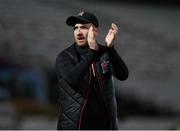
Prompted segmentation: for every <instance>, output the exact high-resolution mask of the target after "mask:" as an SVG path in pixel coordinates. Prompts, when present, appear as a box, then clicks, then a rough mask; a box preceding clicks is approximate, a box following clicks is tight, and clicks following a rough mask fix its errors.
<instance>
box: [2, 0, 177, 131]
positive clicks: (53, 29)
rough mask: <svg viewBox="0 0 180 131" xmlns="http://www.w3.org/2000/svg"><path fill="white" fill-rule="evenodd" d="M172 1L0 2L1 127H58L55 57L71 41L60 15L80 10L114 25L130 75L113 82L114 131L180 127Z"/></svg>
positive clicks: (174, 2)
mask: <svg viewBox="0 0 180 131" xmlns="http://www.w3.org/2000/svg"><path fill="white" fill-rule="evenodd" d="M177 2H178V1H177V0H167V1H163V0H86V1H85V0H73V1H68V0H28V1H27V0H0V129H56V121H57V113H58V111H57V109H58V103H57V78H56V71H55V60H56V56H57V54H58V53H59V52H60V51H62V50H63V49H64V48H66V47H68V46H69V45H70V44H71V43H72V42H73V29H72V28H71V27H68V26H66V24H65V21H66V18H67V17H68V16H70V15H76V14H77V13H79V12H80V11H82V10H85V11H89V12H92V13H94V14H95V15H96V16H97V17H98V19H99V22H100V32H101V35H100V37H99V39H98V40H99V42H100V43H102V44H103V41H104V38H105V36H106V33H107V31H108V29H109V27H110V25H111V23H112V22H115V23H116V24H117V25H118V26H119V27H120V32H119V39H118V44H117V45H116V49H117V51H118V52H119V54H120V55H121V56H122V58H123V59H124V61H125V62H126V64H127V66H128V68H129V71H130V75H129V78H128V80H126V81H118V80H116V79H115V87H116V90H117V91H116V95H117V104H118V117H119V129H127V130H130V129H144V130H146V129H157V130H160V129H165V130H166V129H179V128H180V95H179V94H180V61H179V57H180V50H179V49H180V15H179V14H180V8H179V7H180V6H179V5H178V3H177Z"/></svg>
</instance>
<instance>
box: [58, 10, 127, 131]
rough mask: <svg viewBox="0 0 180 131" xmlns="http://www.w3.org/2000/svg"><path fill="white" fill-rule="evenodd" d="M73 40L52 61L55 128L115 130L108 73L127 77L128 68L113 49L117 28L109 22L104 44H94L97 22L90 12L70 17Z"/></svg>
mask: <svg viewBox="0 0 180 131" xmlns="http://www.w3.org/2000/svg"><path fill="white" fill-rule="evenodd" d="M66 24H67V25H69V26H72V27H74V40H75V42H74V43H73V44H72V45H71V46H70V47H68V48H67V49H65V50H63V51H62V52H61V53H60V54H59V55H58V56H57V60H56V68H57V76H58V83H59V88H58V89H59V92H58V95H59V106H60V109H59V112H60V115H59V120H58V127H57V128H58V129H71V130H72V129H79V130H80V129H90V130H91V129H96V130H98V129H101V130H106V129H107V130H108V129H117V105H116V100H115V92H114V91H115V89H114V87H113V82H112V75H113V76H115V77H116V78H117V79H119V80H125V79H127V77H128V69H127V67H126V65H125V63H124V62H123V61H122V59H121V57H120V56H119V55H118V54H117V52H116V51H115V49H114V40H115V38H116V37H117V32H118V27H117V26H116V25H115V24H112V26H111V28H110V30H109V32H108V34H107V36H106V38H105V45H104V46H103V45H100V44H98V43H97V40H96V38H97V36H98V35H99V28H98V27H99V23H98V20H97V18H96V16H94V15H93V14H92V13H89V12H81V13H79V14H78V15H77V16H70V17H69V18H67V20H66Z"/></svg>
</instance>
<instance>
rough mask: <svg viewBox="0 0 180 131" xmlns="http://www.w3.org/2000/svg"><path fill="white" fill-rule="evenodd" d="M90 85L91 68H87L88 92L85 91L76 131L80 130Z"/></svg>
mask: <svg viewBox="0 0 180 131" xmlns="http://www.w3.org/2000/svg"><path fill="white" fill-rule="evenodd" d="M90 83H91V67H90V68H89V83H88V90H87V94H86V98H85V100H84V102H83V107H82V110H81V114H80V119H79V123H78V130H80V129H81V124H82V115H83V112H84V109H85V107H86V103H87V100H88V96H89V89H90Z"/></svg>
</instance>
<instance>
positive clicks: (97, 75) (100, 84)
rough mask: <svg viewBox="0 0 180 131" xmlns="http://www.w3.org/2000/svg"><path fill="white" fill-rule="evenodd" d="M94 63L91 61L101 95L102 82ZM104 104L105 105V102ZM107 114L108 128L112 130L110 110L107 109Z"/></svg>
mask: <svg viewBox="0 0 180 131" xmlns="http://www.w3.org/2000/svg"><path fill="white" fill-rule="evenodd" d="M94 64H95V63H93V64H92V65H93V66H92V67H93V68H94V69H93V70H94V72H95V75H94V76H96V78H97V81H98V84H99V87H100V92H101V95H102V96H103V91H102V89H103V86H102V83H101V81H100V78H99V74H98V72H97V70H96V66H95V65H94ZM103 101H104V104H105V100H104V99H103ZM105 106H106V104H105ZM106 107H107V106H106ZM107 111H108V109H107ZM108 115H109V122H110V129H111V130H112V117H111V114H110V112H109V111H108Z"/></svg>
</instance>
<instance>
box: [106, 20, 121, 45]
mask: <svg viewBox="0 0 180 131" xmlns="http://www.w3.org/2000/svg"><path fill="white" fill-rule="evenodd" d="M117 33H118V27H117V25H115V24H114V23H112V25H111V28H110V29H109V32H108V34H107V36H106V38H105V43H106V45H107V47H112V46H113V44H114V43H113V42H114V40H115V39H116V37H117Z"/></svg>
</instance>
